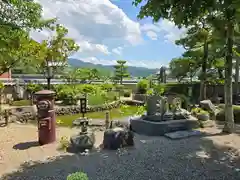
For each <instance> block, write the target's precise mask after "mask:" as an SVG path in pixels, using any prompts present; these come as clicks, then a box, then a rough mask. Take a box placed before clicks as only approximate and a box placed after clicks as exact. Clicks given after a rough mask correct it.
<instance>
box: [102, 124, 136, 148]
mask: <svg viewBox="0 0 240 180" xmlns="http://www.w3.org/2000/svg"><path fill="white" fill-rule="evenodd" d="M133 137H134V135H133V132H131V131H130V130H128V129H124V128H120V127H117V128H113V129H107V130H106V131H105V132H104V137H103V147H104V149H111V150H116V149H118V148H122V147H126V146H133V145H134V140H133Z"/></svg>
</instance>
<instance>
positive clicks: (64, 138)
mask: <svg viewBox="0 0 240 180" xmlns="http://www.w3.org/2000/svg"><path fill="white" fill-rule="evenodd" d="M68 147H69V141H68V137H67V136H62V137H61V139H60V147H59V150H64V151H67V148H68Z"/></svg>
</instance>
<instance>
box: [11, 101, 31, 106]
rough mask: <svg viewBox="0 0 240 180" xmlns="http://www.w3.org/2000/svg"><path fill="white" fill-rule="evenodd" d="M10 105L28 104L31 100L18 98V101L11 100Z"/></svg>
mask: <svg viewBox="0 0 240 180" xmlns="http://www.w3.org/2000/svg"><path fill="white" fill-rule="evenodd" d="M10 105H11V106H30V105H31V100H19V101H13V102H12V103H11V104H10Z"/></svg>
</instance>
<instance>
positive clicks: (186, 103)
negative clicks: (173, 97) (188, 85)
mask: <svg viewBox="0 0 240 180" xmlns="http://www.w3.org/2000/svg"><path fill="white" fill-rule="evenodd" d="M177 97H179V98H181V100H182V108H183V109H188V106H189V105H190V99H189V98H188V97H187V96H185V95H184V94H178V95H177Z"/></svg>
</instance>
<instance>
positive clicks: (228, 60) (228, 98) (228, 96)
mask: <svg viewBox="0 0 240 180" xmlns="http://www.w3.org/2000/svg"><path fill="white" fill-rule="evenodd" d="M233 29H234V25H233V22H232V20H231V19H230V20H229V21H228V23H227V32H226V35H227V36H226V47H227V51H226V57H225V85H224V89H225V92H224V96H225V125H224V128H223V132H225V133H232V132H233V131H234V116H233V106H232V66H233V62H232V57H233V51H232V48H233V36H234V32H233V31H234V30H233Z"/></svg>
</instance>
